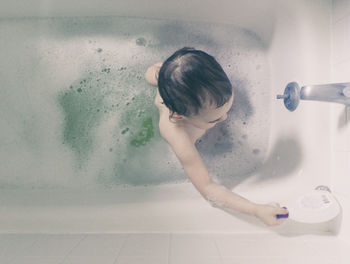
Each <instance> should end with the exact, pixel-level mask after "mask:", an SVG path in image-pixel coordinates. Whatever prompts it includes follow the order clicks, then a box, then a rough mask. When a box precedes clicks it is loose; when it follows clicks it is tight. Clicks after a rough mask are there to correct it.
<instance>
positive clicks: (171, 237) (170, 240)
mask: <svg viewBox="0 0 350 264" xmlns="http://www.w3.org/2000/svg"><path fill="white" fill-rule="evenodd" d="M172 240H173V234H172V233H169V249H168V264H171V263H170V255H171V254H170V253H171V245H172Z"/></svg>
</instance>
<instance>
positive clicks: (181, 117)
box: [169, 112, 185, 121]
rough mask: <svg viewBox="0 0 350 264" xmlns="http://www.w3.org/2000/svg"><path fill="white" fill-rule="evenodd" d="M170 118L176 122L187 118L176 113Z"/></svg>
mask: <svg viewBox="0 0 350 264" xmlns="http://www.w3.org/2000/svg"><path fill="white" fill-rule="evenodd" d="M169 118H171V119H174V121H178V120H183V119H184V118H185V117H184V116H183V115H179V114H178V113H176V112H174V113H173V114H172V115H171V116H169Z"/></svg>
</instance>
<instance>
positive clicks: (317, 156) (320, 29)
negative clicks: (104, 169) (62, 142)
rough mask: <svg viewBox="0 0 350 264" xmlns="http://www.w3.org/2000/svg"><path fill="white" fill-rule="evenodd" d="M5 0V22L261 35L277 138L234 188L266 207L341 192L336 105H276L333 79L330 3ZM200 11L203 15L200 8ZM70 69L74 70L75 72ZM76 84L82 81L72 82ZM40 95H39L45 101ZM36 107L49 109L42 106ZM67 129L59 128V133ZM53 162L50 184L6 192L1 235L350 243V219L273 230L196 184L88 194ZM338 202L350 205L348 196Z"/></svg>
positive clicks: (1, 197) (272, 133)
mask: <svg viewBox="0 0 350 264" xmlns="http://www.w3.org/2000/svg"><path fill="white" fill-rule="evenodd" d="M3 2H7V3H6V4H3V6H2V8H1V10H0V16H1V17H2V18H3V19H4V20H6V18H8V17H27V16H34V17H63V16H72V17H80V16H105V15H108V16H112V15H113V16H114V15H116V16H131V17H142V18H160V19H176V20H182V21H187V20H190V21H205V22H215V23H225V24H232V25H235V26H240V27H243V28H246V29H248V30H250V31H252V32H254V33H256V34H257V35H258V36H259V37H260V38H261V40H262V43H263V44H264V45H265V47H266V50H265V55H266V58H268V63H269V71H270V79H269V82H270V88H271V89H270V94H269V99H268V100H269V101H267V102H266V105H267V106H269V107H267V109H268V110H267V111H269V117H270V118H269V122H270V126H269V136H268V139H269V140H268V145H267V149H266V153H265V158H264V162H263V165H262V167H261V168H260V169H258V170H257V171H256V172H255V173H254V174H252V175H250V176H249V177H247V178H245V179H244V180H243V181H241V182H240V183H239V184H238V185H236V186H235V188H234V189H233V191H234V192H236V193H238V194H240V195H242V196H244V197H245V198H247V199H249V200H252V201H254V202H257V203H268V202H272V201H275V202H279V203H280V204H281V205H282V206H283V205H288V204H290V202H291V199H293V198H296V197H298V195H299V194H302V193H304V192H306V191H309V190H312V189H314V188H315V187H316V186H318V185H328V186H330V187H332V186H331V182H332V181H331V162H330V161H331V143H332V142H331V134H330V131H331V130H330V104H327V103H319V102H306V101H305V102H301V103H300V105H299V107H298V108H297V110H296V111H295V112H293V113H291V112H289V111H288V110H287V109H286V108H285V107H284V105H283V102H282V101H281V100H276V99H275V98H276V94H281V93H283V90H284V88H285V86H286V85H287V83H289V82H291V81H296V82H298V83H299V84H318V83H328V82H330V25H329V21H330V17H331V13H330V8H331V2H330V1H316V0H314V1H302V0H298V1H292V0H291V1H272V0H271V1H269V0H267V1H247V0H246V1H243V0H240V1H228V0H227V1H199V0H198V1H197V0H193V1H151V2H150V1H136V0H128V1H122V0H120V1H117V2H111V1H108V0H103V1H93V0H89V1H84V5H83V6H81V3H72V2H70V1H54V2H53V1H34V0H33V1H25V3H18V2H16V3H15V2H13V1H3ZM198 9H199V10H200V12H194V10H198ZM1 22H3V20H2V21H1ZM0 25H1V24H0ZM13 34H16V33H15V32H14V33H13ZM0 43H1V42H0ZM155 62H156V61H155ZM7 63H10V62H9V61H7V62H6V64H4V63H3V65H1V67H2V69H7V71H10V70H8V68H7V65H8V64H7ZM62 71H63V72H64V73H65V69H62ZM63 75H64V74H63ZM72 75H74V73H72ZM37 78H38V76H37ZM69 78H70V79H72V77H71V76H68V77H67V79H69ZM67 83H68V82H67ZM5 91H6V90H5ZM31 99H35V95H33V97H32V98H31ZM35 107H36V109H38V110H40V107H39V106H35ZM35 107H34V108H35ZM44 107H46V106H44ZM47 118H48V119H49V118H51V116H48V117H47ZM61 125H62V124H57V127H56V128H57V129H58V128H59V127H60V126H61ZM8 131H10V130H8ZM9 133H10V132H9ZM53 133H54V132H53ZM9 138H11V135H10V134H6V132H3V134H2V139H3V145H2V150H3V151H2V152H1V162H2V163H3V164H2V165H1V166H2V168H3V172H4V171H5V169H4V168H5V167H6V168H7V169H8V168H9V167H10V165H9V164H12V163H11V162H12V161H11V159H10V158H9V157H11V155H16V153H15V152H12V153H9V154H7V153H6V152H5V149H6V146H9V142H10V139H9ZM6 140H8V141H6ZM45 140H47V137H45V136H43V142H44V143H43V144H50V142H48V141H45ZM53 147H55V146H53ZM12 151H14V150H12ZM60 151H61V152H60V153H62V156H61V155H58V156H57V157H56V158H57V159H59V160H60V159H62V160H63V159H64V160H66V161H67V160H68V161H69V160H70V159H72V157H71V156H70V154H69V153H68V154H67V152H64V151H63V150H60ZM57 153H59V152H57ZM22 154H23V153H20V149H18V155H21V157H23V159H22V162H23V163H25V161H26V159H25V157H26V156H25V155H22ZM28 155H31V153H28ZM32 155H38V153H32ZM7 157H8V158H7ZM28 157H29V156H28ZM41 159H42V160H43V163H44V162H48V160H47V159H45V157H44V156H43V157H41ZM38 160H39V162H38V163H37V164H36V165H33V171H36V169H37V168H34V166H39V167H40V165H41V164H40V159H39V158H38ZM50 161H51V163H50V164H43V167H44V168H45V169H44V173H47V174H48V175H49V174H50V175H51V176H48V177H50V179H49V180H47V181H45V183H46V184H47V185H48V187H47V188H40V189H36V188H33V189H30V188H29V189H28V188H25V187H26V186H25V184H26V178H25V177H23V182H22V181H21V179H20V180H17V181H16V180H14V181H8V183H11V182H16V184H17V185H13V186H14V187H12V188H11V184H8V185H3V186H2V189H1V192H0V201H1V204H0V212H1V217H0V232H2V233H36V232H39V233H105V232H106V233H108V232H111V233H118V232H136V233H138V232H198V233H206V232H213V233H221V232H222V233H257V232H259V233H263V232H278V233H280V234H288V235H293V234H314V235H318V234H324V233H326V234H328V235H330V236H331V235H339V237H341V238H343V239H349V235H348V234H345V231H342V230H343V229H342V228H340V223H341V219H337V222H336V223H334V222H332V223H326V224H322V225H316V226H312V225H299V224H296V223H294V222H292V221H290V220H287V221H286V222H285V224H283V225H281V226H279V227H275V228H266V226H264V225H263V224H262V223H260V222H259V221H258V220H257V219H253V218H251V217H248V216H245V215H240V214H237V215H235V216H233V215H230V214H228V213H226V212H224V211H221V210H220V209H215V208H212V207H211V206H210V205H209V204H208V203H207V202H206V201H205V200H204V199H203V198H202V197H201V196H200V194H199V193H198V192H197V191H196V190H195V188H194V187H193V185H192V184H191V183H189V182H183V183H169V184H160V185H153V186H152V185H151V186H147V187H143V186H136V187H130V186H129V187H127V188H122V187H120V188H118V187H114V188H104V187H103V186H102V187H101V186H90V185H89V186H87V188H85V186H84V187H80V186H79V183H81V181H77V182H78V184H76V185H74V188H73V187H71V186H70V184H73V182H72V179H71V178H70V177H68V176H65V175H64V172H66V171H67V168H65V167H63V168H61V167H59V166H56V165H55V163H54V162H53V160H50ZM19 162H21V161H18V163H17V164H15V165H16V166H15V165H14V166H13V167H12V168H13V169H14V170H16V171H18V170H19V171H20V170H21V169H20V168H21V166H22V167H23V166H24V165H23V163H19ZM67 164H68V163H67ZM5 165H6V166H5ZM44 165H45V166H44ZM67 166H68V165H67ZM25 168H27V167H25ZM91 169H93V166H92V167H91ZM0 170H1V167H0ZM6 172H8V171H6ZM24 172H27V173H28V175H30V176H28V184H30V186H34V187H35V183H40V182H41V181H43V179H42V178H40V176H37V177H38V178H37V179H36V178H35V175H33V172H32V171H29V170H28V171H23V173H24ZM0 173H1V171H0ZM179 173H182V172H179ZM80 175H82V174H80ZM6 177H11V175H8V174H5V173H3V175H2V176H1V180H2V182H3V183H5V182H6ZM61 177H62V178H61ZM35 179H36V180H37V181H35ZM90 180H91V179H90ZM21 183H23V184H21ZM94 187H96V188H94ZM338 198H339V200H340V201H341V202H344V203H345V202H346V199H344V200H342V197H338ZM342 206H343V208H344V210H345V211H344V217H348V211H346V210H348V209H349V205H348V204H342Z"/></svg>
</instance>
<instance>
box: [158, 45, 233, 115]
mask: <svg viewBox="0 0 350 264" xmlns="http://www.w3.org/2000/svg"><path fill="white" fill-rule="evenodd" d="M158 89H159V94H160V96H161V97H162V99H163V101H164V104H165V105H166V106H167V107H168V108H169V109H170V111H171V112H172V115H173V114H174V112H176V113H178V114H180V115H184V116H186V117H190V116H195V115H197V114H198V113H199V109H200V108H202V107H203V106H204V104H205V102H209V103H210V105H214V106H216V107H217V108H219V107H221V106H223V105H224V104H225V103H226V102H228V101H229V100H230V98H231V96H232V85H231V82H230V80H229V79H228V77H227V75H226V73H225V72H224V70H223V69H222V67H221V66H220V64H219V63H218V62H217V61H216V59H215V58H214V57H213V56H211V55H209V54H207V53H206V52H204V51H201V50H196V49H194V48H190V47H183V48H182V49H179V50H177V51H176V52H175V53H174V54H173V55H171V56H170V57H169V58H168V59H167V60H166V61H165V62H164V63H163V65H162V67H161V68H160V70H159V74H158ZM172 115H171V116H172Z"/></svg>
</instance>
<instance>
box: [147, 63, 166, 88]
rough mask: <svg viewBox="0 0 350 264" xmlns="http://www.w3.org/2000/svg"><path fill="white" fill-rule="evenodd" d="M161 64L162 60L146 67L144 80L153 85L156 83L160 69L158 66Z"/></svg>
mask: <svg viewBox="0 0 350 264" xmlns="http://www.w3.org/2000/svg"><path fill="white" fill-rule="evenodd" d="M161 66H162V62H158V63H156V64H154V65H152V66H150V67H148V69H147V71H146V73H145V78H146V81H147V82H149V83H150V84H152V85H153V86H157V85H158V72H159V70H160V67H161Z"/></svg>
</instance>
